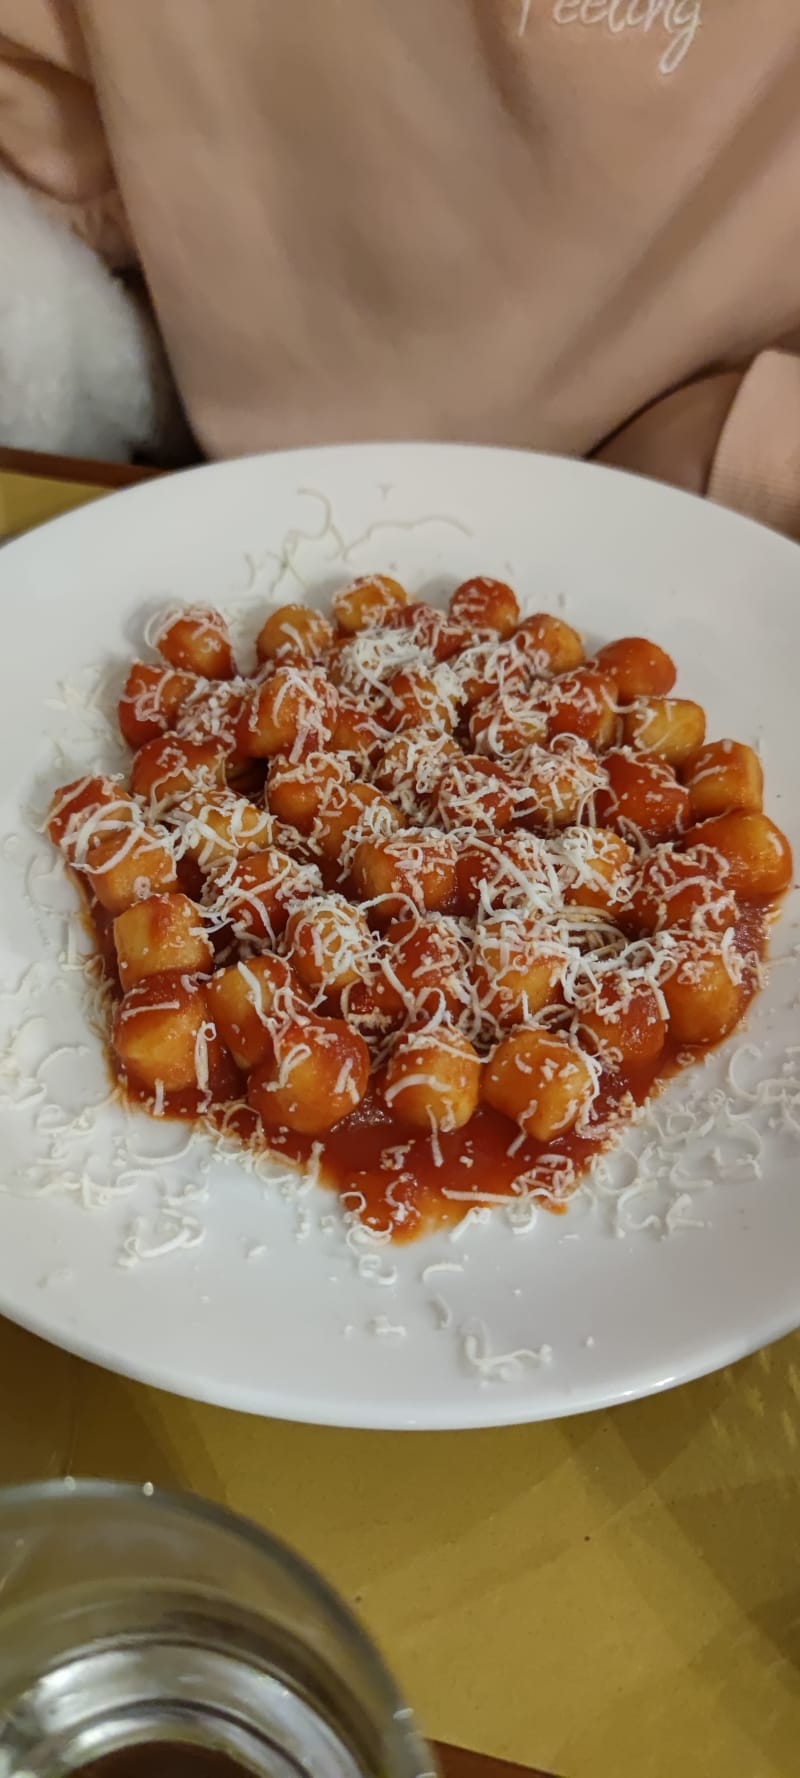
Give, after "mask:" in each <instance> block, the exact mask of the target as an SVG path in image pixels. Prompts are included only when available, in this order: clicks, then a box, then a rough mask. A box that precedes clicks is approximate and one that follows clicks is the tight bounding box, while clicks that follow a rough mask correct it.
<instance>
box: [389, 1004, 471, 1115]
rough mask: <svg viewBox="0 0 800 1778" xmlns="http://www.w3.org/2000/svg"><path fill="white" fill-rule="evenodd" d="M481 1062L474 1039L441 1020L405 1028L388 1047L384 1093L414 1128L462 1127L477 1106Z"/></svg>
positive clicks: (395, 1111)
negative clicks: (391, 1047) (425, 1025)
mask: <svg viewBox="0 0 800 1778" xmlns="http://www.w3.org/2000/svg"><path fill="white" fill-rule="evenodd" d="M480 1084H481V1065H480V1061H479V1059H478V1055H477V1052H476V1051H475V1050H474V1049H473V1046H472V1044H471V1043H470V1042H469V1041H468V1040H467V1038H466V1037H463V1036H462V1034H461V1032H460V1031H458V1030H456V1028H455V1026H448V1025H444V1024H440V1025H435V1026H430V1027H427V1028H423V1029H422V1030H421V1031H407V1032H404V1033H403V1034H402V1035H401V1036H400V1037H398V1038H397V1041H396V1043H395V1045H394V1048H393V1050H392V1053H391V1056H390V1057H389V1061H388V1063H387V1066H386V1074H385V1076H384V1087H383V1096H384V1098H385V1100H386V1103H387V1105H388V1107H389V1109H390V1111H392V1112H393V1113H394V1115H395V1117H398V1118H400V1119H401V1120H402V1122H403V1123H405V1124H410V1125H411V1127H412V1129H416V1130H427V1131H430V1132H437V1133H438V1132H439V1131H442V1132H447V1131H449V1130H460V1129H463V1126H464V1125H465V1124H468V1123H469V1120H470V1118H471V1117H472V1116H473V1114H474V1112H475V1111H477V1108H478V1099H479V1097H480Z"/></svg>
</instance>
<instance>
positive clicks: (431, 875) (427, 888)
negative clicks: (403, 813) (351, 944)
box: [353, 827, 458, 925]
mask: <svg viewBox="0 0 800 1778" xmlns="http://www.w3.org/2000/svg"><path fill="white" fill-rule="evenodd" d="M457 856H458V854H457V848H456V844H455V841H454V840H453V839H452V838H451V837H450V835H449V834H444V833H437V832H436V831H435V830H431V829H427V828H424V827H423V828H406V829H405V830H404V831H402V832H400V833H398V834H394V835H392V836H391V837H390V838H389V839H380V840H362V842H361V844H360V845H359V846H358V848H357V850H356V854H355V857H354V859H353V883H354V885H355V889H356V894H357V895H359V896H360V897H361V899H362V900H363V901H369V902H370V903H371V904H372V915H373V918H374V920H375V922H376V924H378V925H389V924H390V923H391V921H392V920H399V919H402V918H403V916H404V915H405V914H408V913H409V912H410V911H412V910H413V909H415V908H416V909H417V911H418V912H419V913H424V912H425V911H426V910H427V911H428V912H429V913H438V912H444V911H445V910H446V909H447V907H448V906H449V905H450V903H451V902H453V901H454V899H455V889H456V858H457Z"/></svg>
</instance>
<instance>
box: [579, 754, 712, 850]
mask: <svg viewBox="0 0 800 1778" xmlns="http://www.w3.org/2000/svg"><path fill="white" fill-rule="evenodd" d="M603 764H604V766H605V769H606V772H607V773H608V783H607V785H605V786H601V787H600V789H599V790H598V792H597V795H596V796H595V799H594V810H595V818H596V820H597V821H598V822H600V823H601V824H602V825H603V826H604V827H615V828H619V829H621V830H622V831H623V832H624V831H626V830H628V829H632V830H634V831H638V832H639V833H642V834H644V835H645V836H646V837H647V838H648V839H652V840H659V839H667V838H669V837H671V836H673V835H675V834H678V833H680V832H681V830H682V829H683V828H684V827H685V825H686V821H687V818H688V814H689V792H688V790H685V789H684V787H683V785H682V784H679V783H678V780H677V778H676V776H675V773H674V772H673V770H672V767H671V766H668V765H666V764H665V762H664V760H661V759H651V758H650V756H649V754H647V753H631V752H628V751H626V750H623V749H620V750H619V751H617V752H613V753H607V754H606V755H605V757H604V760H603Z"/></svg>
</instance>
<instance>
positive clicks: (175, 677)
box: [118, 661, 201, 747]
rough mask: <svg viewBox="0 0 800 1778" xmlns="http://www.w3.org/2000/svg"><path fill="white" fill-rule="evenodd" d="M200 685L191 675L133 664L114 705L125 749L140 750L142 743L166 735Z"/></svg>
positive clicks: (172, 668) (142, 664) (141, 662)
mask: <svg viewBox="0 0 800 1778" xmlns="http://www.w3.org/2000/svg"><path fill="white" fill-rule="evenodd" d="M200 683H201V681H200V680H198V678H197V675H196V674H195V673H179V672H176V671H175V668H174V667H156V666H152V665H149V664H148V663H147V662H145V661H134V663H133V666H132V667H131V670H130V672H129V674H128V677H127V679H126V681H125V689H124V691H123V693H122V697H121V698H120V700H119V706H118V714H119V727H120V733H121V735H122V738H123V741H127V743H128V746H129V747H143V746H144V744H145V741H154V740H155V739H156V737H157V736H158V735H166V734H167V733H168V732H169V730H170V729H172V728H174V727H175V724H176V722H177V720H178V717H179V715H180V712H181V709H182V708H183V705H184V704H185V703H186V700H187V698H189V697H191V695H192V693H193V692H194V691H196V689H197V686H198V685H199V684H200Z"/></svg>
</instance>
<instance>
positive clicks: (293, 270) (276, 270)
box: [0, 0, 800, 536]
mask: <svg viewBox="0 0 800 1778" xmlns="http://www.w3.org/2000/svg"><path fill="white" fill-rule="evenodd" d="M798 94H800V5H798V0H74V4H72V3H71V0H0V156H2V159H3V161H4V162H5V164H6V166H8V167H10V168H11V169H13V170H14V171H15V172H16V173H17V175H18V176H19V177H20V178H21V179H23V180H24V181H26V182H27V183H29V184H30V185H32V186H33V187H35V188H36V189H37V190H38V191H39V192H40V193H42V194H44V195H45V196H46V197H47V198H48V200H49V201H50V202H51V204H53V205H55V206H57V207H58V209H59V212H60V213H62V214H64V215H65V216H67V217H68V218H69V220H70V221H71V223H72V225H73V226H74V228H75V229H76V230H78V231H79V232H80V233H81V234H82V235H83V236H84V238H85V239H88V240H89V241H90V242H91V244H92V245H93V246H94V247H95V248H96V249H97V250H98V251H100V252H101V253H102V254H103V255H104V256H105V257H106V259H107V260H108V261H109V262H110V263H111V264H113V265H116V266H125V265H130V264H137V263H138V264H139V265H140V266H141V268H142V269H143V271H144V274H145V277H146V280H147V284H148V286H149V290H150V293H151V297H152V301H153V303H154V306H155V310H156V314H157V317H158V321H159V324H160V327H161V330H162V332H163V335H164V338H165V340H166V343H167V347H168V351H169V355H170V359H171V362H172V366H173V369H174V372H175V376H176V378H177V382H178V386H179V388H180V391H181V394H182V397H183V400H184V402H185V404H186V408H187V411H188V414H189V416H190V419H191V422H192V425H193V427H194V430H195V432H196V435H197V437H198V439H199V441H200V444H201V446H202V448H203V450H204V451H205V452H206V453H208V454H209V455H211V456H228V455H232V454H235V453H239V452H243V451H249V450H255V449H259V448H262V447H272V446H280V445H292V444H298V443H305V442H312V441H314V442H319V441H325V440H342V439H352V438H364V437H384V438H390V437H434V438H459V439H478V440H481V441H488V442H495V443H502V444H512V445H522V446H531V447H534V448H538V449H543V450H552V451H560V452H568V453H575V454H591V453H598V454H600V455H602V456H603V457H604V458H605V459H606V460H607V461H612V462H616V463H621V464H625V465H628V466H630V467H634V468H638V469H640V470H642V471H643V472H644V473H647V474H653V475H658V476H664V477H666V478H668V479H670V480H673V481H675V482H679V483H682V484H684V485H685V486H687V487H692V488H699V489H703V490H706V489H707V490H708V491H709V492H710V493H711V495H712V496H713V497H714V498H717V499H720V500H723V501H725V502H730V503H732V504H735V505H737V506H739V507H740V508H743V509H744V510H746V511H749V512H753V513H755V514H757V515H758V516H760V517H763V518H766V519H767V521H768V522H771V523H774V524H776V525H778V526H781V527H783V528H785V529H787V530H789V531H790V532H792V533H793V534H795V535H798V536H800V358H798V357H796V356H795V355H794V348H795V346H798V347H800V106H798Z"/></svg>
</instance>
